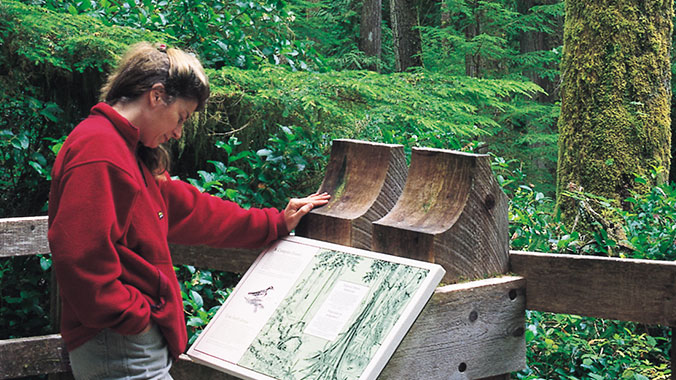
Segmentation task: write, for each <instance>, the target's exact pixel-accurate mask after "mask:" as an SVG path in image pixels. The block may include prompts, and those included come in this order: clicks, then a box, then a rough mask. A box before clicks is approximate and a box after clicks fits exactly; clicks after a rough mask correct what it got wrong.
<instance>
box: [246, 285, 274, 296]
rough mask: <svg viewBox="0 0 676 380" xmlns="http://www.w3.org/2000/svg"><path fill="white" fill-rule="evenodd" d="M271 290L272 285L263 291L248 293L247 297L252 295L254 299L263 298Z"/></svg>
mask: <svg viewBox="0 0 676 380" xmlns="http://www.w3.org/2000/svg"><path fill="white" fill-rule="evenodd" d="M273 289H274V287H273V286H272V285H270V286H268V287H267V288H265V289H261V290H257V291H255V292H249V295H252V296H254V297H265V296H267V295H268V292H269V291H270V290H273Z"/></svg>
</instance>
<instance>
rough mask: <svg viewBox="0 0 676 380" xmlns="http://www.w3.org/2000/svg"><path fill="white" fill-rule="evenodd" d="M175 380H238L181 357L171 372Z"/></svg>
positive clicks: (184, 356)
mask: <svg viewBox="0 0 676 380" xmlns="http://www.w3.org/2000/svg"><path fill="white" fill-rule="evenodd" d="M169 373H170V374H171V377H173V378H174V380H236V379H238V378H237V377H235V376H230V375H228V374H226V373H224V372H220V371H217V370H215V369H213V368H210V367H207V366H205V365H201V364H197V363H195V362H193V361H192V360H191V359H190V358H189V357H188V356H186V355H181V357H180V358H179V359H178V361H177V362H175V363H174V365H173V366H172V367H171V371H170V372H169Z"/></svg>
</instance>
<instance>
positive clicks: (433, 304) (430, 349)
mask: <svg viewBox="0 0 676 380" xmlns="http://www.w3.org/2000/svg"><path fill="white" fill-rule="evenodd" d="M525 288H526V281H525V280H524V279H523V278H521V277H511V276H506V277H500V278H493V279H488V280H479V281H474V282H469V283H462V284H454V285H448V286H444V287H440V288H437V289H436V290H435V293H434V295H433V296H432V298H431V299H430V301H429V302H428V303H427V305H426V306H425V308H424V309H423V311H422V313H421V314H420V316H419V317H418V319H417V320H416V322H415V323H414V324H413V326H412V327H411V330H409V332H408V334H407V335H406V337H405V338H404V340H403V341H402V343H401V344H400V346H399V347H398V348H397V350H396V351H395V353H394V355H393V356H392V359H390V361H389V363H388V364H387V366H386V367H385V369H384V370H383V372H382V373H381V375H380V377H379V379H383V380H385V379H407V380H415V379H420V380H423V379H425V380H436V379H440V380H441V379H444V380H448V379H453V380H456V379H457V380H460V379H478V378H482V377H488V376H496V375H501V374H504V373H509V372H512V371H518V370H520V369H523V368H525V366H526V342H525V338H524V332H525V330H524V329H525V305H526V300H525Z"/></svg>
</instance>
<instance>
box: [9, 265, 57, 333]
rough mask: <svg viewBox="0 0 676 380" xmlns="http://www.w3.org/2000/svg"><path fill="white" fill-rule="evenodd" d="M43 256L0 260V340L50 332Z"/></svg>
mask: <svg viewBox="0 0 676 380" xmlns="http://www.w3.org/2000/svg"><path fill="white" fill-rule="evenodd" d="M50 267H51V260H50V259H49V257H47V256H17V257H10V258H3V259H1V260H0V339H10V338H18V337H27V336H33V335H44V334H48V333H52V332H53V331H52V326H50V324H49V308H48V306H49V288H50V286H49V284H50V281H49V273H50V272H48V270H49V269H50Z"/></svg>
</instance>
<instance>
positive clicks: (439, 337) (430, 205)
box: [0, 140, 676, 380]
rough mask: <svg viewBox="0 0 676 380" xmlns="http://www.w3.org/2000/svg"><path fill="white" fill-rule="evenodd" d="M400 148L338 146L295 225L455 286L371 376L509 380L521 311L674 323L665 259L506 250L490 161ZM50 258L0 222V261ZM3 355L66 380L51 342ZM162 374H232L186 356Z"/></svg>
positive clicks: (245, 259) (218, 263) (24, 231)
mask: <svg viewBox="0 0 676 380" xmlns="http://www.w3.org/2000/svg"><path fill="white" fill-rule="evenodd" d="M403 154H404V153H403V147H402V146H398V145H387V144H376V143H365V142H360V141H354V140H335V141H334V143H333V145H332V152H331V158H330V161H329V164H328V166H327V172H326V175H325V178H324V181H323V182H322V185H321V187H320V189H319V191H320V192H321V191H326V192H328V193H330V194H333V195H334V196H333V197H332V199H331V201H330V202H329V204H327V205H326V206H325V207H322V208H318V209H316V210H313V211H312V212H311V213H310V214H309V215H307V216H306V217H304V218H303V220H302V221H301V224H300V225H299V226H298V228H297V229H296V231H297V233H298V234H299V235H301V236H305V237H310V238H315V239H320V240H325V241H330V242H333V243H338V244H343V245H349V246H353V247H358V248H364V249H373V250H375V251H378V252H383V253H388V254H393V255H398V256H404V257H410V258H416V259H421V260H428V261H432V262H435V263H437V264H440V265H442V266H443V267H444V269H446V276H445V277H444V280H443V282H445V283H450V284H453V285H447V286H442V287H439V288H437V289H436V291H435V292H434V294H433V296H432V297H431V299H430V301H429V302H428V303H427V305H426V306H425V308H424V309H423V311H422V313H421V314H420V316H419V317H418V319H417V320H416V322H415V323H414V325H413V326H412V328H411V329H410V331H409V332H408V334H407V335H406V337H405V338H404V340H403V341H402V342H401V344H400V345H399V347H398V348H397V350H396V351H395V353H394V355H393V356H392V358H391V359H390V361H389V362H388V364H387V366H386V367H385V369H384V370H383V372H382V374H381V376H380V379H407V380H413V379H425V380H436V379H439V380H441V379H444V380H448V379H452V380H456V379H457V380H469V379H480V380H481V379H483V380H500V379H505V378H508V377H509V375H508V373H510V372H512V371H517V370H519V369H521V368H523V367H524V366H525V358H526V345H525V339H524V333H525V310H526V308H528V309H531V310H540V311H552V312H557V313H568V314H580V315H586V316H592V317H602V318H611V319H619V320H625V321H636V322H641V323H649V324H663V325H667V326H674V325H676V300H674V297H675V295H676V294H675V290H676V263H672V262H664V261H646V260H627V259H615V258H604V257H587V256H571V255H559V254H543V253H533V252H518V251H511V252H510V251H509V235H508V230H509V228H508V218H507V215H508V199H507V197H506V196H505V194H504V193H503V192H502V189H501V188H500V186H499V185H498V184H497V182H496V181H495V178H494V176H493V173H492V171H491V167H490V158H489V157H488V156H486V155H475V154H468V153H461V152H453V151H447V150H440V149H423V148H413V150H412V154H411V164H410V167H409V168H406V165H405V159H404V156H403ZM171 252H172V258H173V261H174V263H175V264H179V265H181V264H188V265H193V266H196V267H199V268H205V269H212V270H221V271H228V272H239V273H243V272H245V271H246V270H247V269H248V268H249V266H250V265H251V264H252V263H253V262H254V260H255V259H256V256H257V255H258V251H252V250H241V249H237V250H232V249H231V250H227V249H226V250H224V249H213V248H207V247H186V246H171ZM48 253H49V246H48V243H47V218H46V217H27V218H11V219H0V258H3V257H11V256H20V255H34V254H48ZM510 272H511V273H510ZM480 279H483V280H480ZM468 280H473V281H468ZM54 294H56V292H54ZM52 304H54V305H56V304H58V303H56V302H54V301H52ZM53 309H56V307H54V308H53ZM55 314H57V313H55ZM56 318H57V317H56V315H55V316H54V317H53V319H52V320H56ZM672 336H673V334H672ZM672 343H673V337H672ZM673 346H674V345H673V344H672V350H673ZM0 357H1V358H3V360H0V379H4V378H13V377H20V376H28V375H31V374H43V373H64V372H65V373H66V375H65V376H66V377H68V376H69V375H68V372H67V371H68V370H69V367H68V362H67V360H68V358H67V355H66V354H65V349H64V348H63V343H62V341H61V338H60V336H58V335H49V336H45V337H30V338H21V339H10V340H4V341H0ZM671 357H672V368H674V357H676V355H674V354H673V351H672V355H671ZM5 358H10V359H5ZM505 374H507V375H505ZM172 375H173V376H174V378H175V379H177V380H181V379H191V380H199V379H232V377H230V376H227V375H224V374H221V373H217V372H215V371H213V370H210V369H208V368H206V367H204V366H199V365H196V364H194V363H191V362H190V361H189V360H188V359H187V358H183V359H182V360H180V361H179V362H178V363H176V365H175V366H174V368H173V369H172ZM672 379H675V380H676V374H672Z"/></svg>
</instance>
